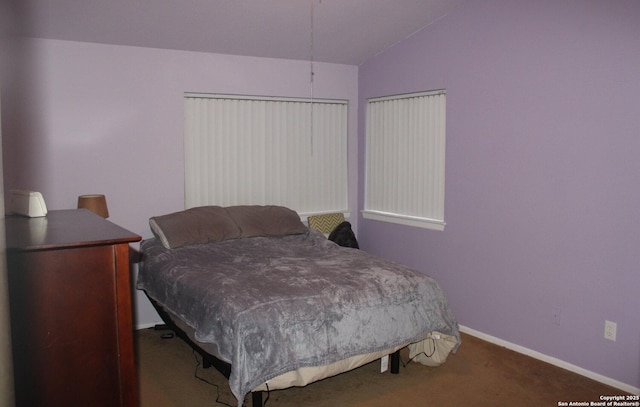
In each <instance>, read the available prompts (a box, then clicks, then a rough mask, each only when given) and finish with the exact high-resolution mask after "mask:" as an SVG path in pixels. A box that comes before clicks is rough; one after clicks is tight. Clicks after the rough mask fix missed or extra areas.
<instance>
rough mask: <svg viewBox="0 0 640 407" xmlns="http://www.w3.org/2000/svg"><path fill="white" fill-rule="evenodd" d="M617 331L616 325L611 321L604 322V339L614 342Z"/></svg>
mask: <svg viewBox="0 0 640 407" xmlns="http://www.w3.org/2000/svg"><path fill="white" fill-rule="evenodd" d="M617 329H618V324H616V323H615V322H611V321H604V337H605V339H609V340H612V341H615V340H616V330H617Z"/></svg>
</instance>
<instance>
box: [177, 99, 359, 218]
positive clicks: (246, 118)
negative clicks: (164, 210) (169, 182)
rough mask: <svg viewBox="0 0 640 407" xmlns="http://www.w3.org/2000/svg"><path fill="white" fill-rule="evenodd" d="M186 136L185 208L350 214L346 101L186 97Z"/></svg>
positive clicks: (305, 213)
mask: <svg viewBox="0 0 640 407" xmlns="http://www.w3.org/2000/svg"><path fill="white" fill-rule="evenodd" d="M312 109H313V110H312ZM184 138H185V207H186V208H191V207H194V206H202V205H220V206H230V205H282V206H287V207H289V208H291V209H293V210H295V211H297V212H298V213H299V214H300V215H301V216H303V217H304V216H307V215H311V214H318V213H326V212H347V209H348V205H347V102H346V101H336V100H318V99H314V100H313V101H311V100H305V99H285V98H271V97H249V96H246V97H245V96H231V95H203V94H186V95H185V134H184Z"/></svg>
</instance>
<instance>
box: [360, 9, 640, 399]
mask: <svg viewBox="0 0 640 407" xmlns="http://www.w3.org/2000/svg"><path fill="white" fill-rule="evenodd" d="M440 88H446V89H447V156H446V201H445V205H446V206H445V221H446V222H447V226H446V229H445V231H444V232H436V231H429V230H420V229H416V228H411V227H404V226H398V225H393V224H386V223H382V222H376V221H371V220H366V219H360V223H359V234H358V237H359V239H360V241H361V246H362V247H363V248H364V249H365V250H368V251H371V252H374V253H377V254H380V255H383V256H386V257H389V258H392V259H395V260H398V261H400V262H402V263H405V264H408V265H410V266H413V267H416V268H417V269H419V270H421V271H424V272H426V273H427V274H430V275H432V276H434V277H435V278H436V279H437V280H438V281H439V282H440V283H441V285H442V286H443V288H444V289H445V291H446V292H447V294H448V297H449V300H450V302H451V304H452V306H453V308H454V309H455V312H456V314H457V316H458V318H459V321H460V324H461V325H464V326H466V327H469V328H472V329H474V330H477V331H480V332H483V333H485V334H488V335H491V336H494V337H497V338H501V339H502V340H505V341H508V342H511V343H514V344H517V345H519V346H522V347H525V348H528V349H530V350H533V351H537V352H540V353H542V354H545V355H548V356H551V357H554V358H558V359H560V360H563V361H565V362H568V363H570V364H574V365H577V366H578V367H580V368H583V369H586V370H588V371H592V372H595V373H597V374H600V375H604V376H606V377H608V378H612V379H614V380H617V381H619V382H622V383H625V384H628V385H630V386H632V387H634V388H636V389H637V388H640V294H639V293H640V215H639V211H640V2H638V1H635V0H628V1H618V0H616V1H579V2H578V1H564V0H563V1H558V0H547V1H540V0H537V1H535V2H534V1H497V0H496V1H482V2H478V1H469V2H468V3H466V4H464V5H462V6H460V7H459V8H458V9H456V10H455V11H453V12H452V13H450V14H449V15H448V16H446V17H445V18H443V19H441V20H439V21H437V22H436V23H434V24H432V25H431V26H429V27H427V28H425V29H424V30H422V31H420V32H419V33H417V34H415V35H414V36H412V37H410V38H409V39H407V40H405V41H403V42H401V43H399V44H397V45H396V46H394V47H392V48H391V49H389V50H387V51H386V52H384V53H383V54H381V55H379V56H377V57H376V58H373V59H372V60H370V61H368V62H367V63H365V64H364V65H363V66H361V67H360V72H359V97H360V112H359V117H360V119H359V123H360V124H361V125H360V126H359V146H360V151H359V154H360V162H361V163H360V165H359V168H360V179H363V171H364V126H363V125H362V123H364V108H365V104H366V98H370V97H376V96H383V95H390V94H398V93H403V92H413V91H424V90H430V89H440ZM359 198H360V207H362V206H363V204H362V201H363V185H362V183H361V184H360V191H359ZM605 320H611V321H615V322H617V328H618V330H617V341H616V342H613V341H610V340H606V339H604V323H605Z"/></svg>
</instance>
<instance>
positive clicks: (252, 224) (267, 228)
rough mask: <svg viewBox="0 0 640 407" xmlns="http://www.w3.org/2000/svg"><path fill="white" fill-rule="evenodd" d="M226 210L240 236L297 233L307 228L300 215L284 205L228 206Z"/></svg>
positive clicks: (305, 230) (303, 231)
mask: <svg viewBox="0 0 640 407" xmlns="http://www.w3.org/2000/svg"><path fill="white" fill-rule="evenodd" d="M226 210H227V213H228V214H229V216H230V217H231V218H232V219H233V220H234V222H235V223H236V225H238V228H239V229H240V234H241V237H255V236H284V235H297V234H301V233H305V232H307V230H308V229H307V227H306V226H305V225H304V223H302V222H301V221H300V216H298V214H297V213H296V212H295V211H293V210H291V209H289V208H285V207H284V206H275V205H267V206H258V205H245V206H229V207H227V208H226Z"/></svg>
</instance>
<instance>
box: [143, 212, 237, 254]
mask: <svg viewBox="0 0 640 407" xmlns="http://www.w3.org/2000/svg"><path fill="white" fill-rule="evenodd" d="M149 226H150V227H151V231H152V232H153V234H154V235H155V236H156V237H157V238H158V239H160V241H161V242H162V245H163V246H164V247H166V248H167V249H174V248H177V247H182V246H186V245H190V244H204V243H211V242H221V241H223V240H228V239H237V238H239V237H240V229H239V228H238V226H236V224H235V222H234V221H233V220H232V219H231V218H230V217H229V215H228V214H227V211H226V210H225V209H224V208H222V207H220V206H200V207H197V208H191V209H187V210H185V211H181V212H175V213H171V214H168V215H163V216H154V217H153V218H151V219H149Z"/></svg>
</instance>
